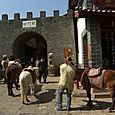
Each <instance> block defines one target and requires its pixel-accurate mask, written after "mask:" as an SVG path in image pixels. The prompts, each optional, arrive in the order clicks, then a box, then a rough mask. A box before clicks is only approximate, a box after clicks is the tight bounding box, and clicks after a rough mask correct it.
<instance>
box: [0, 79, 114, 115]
mask: <svg viewBox="0 0 115 115" xmlns="http://www.w3.org/2000/svg"><path fill="white" fill-rule="evenodd" d="M58 81H59V77H48V80H47V82H48V83H47V84H44V83H38V85H37V86H36V87H35V93H36V96H31V95H28V97H29V99H30V100H31V102H29V103H27V104H26V105H23V106H21V103H20V90H15V88H13V90H14V93H15V95H16V96H15V97H11V96H8V95H7V85H6V84H3V83H2V81H0V115H115V111H113V112H112V113H109V112H108V108H109V106H110V104H111V98H99V99H95V100H93V104H94V105H93V108H92V110H90V109H89V108H88V107H87V106H86V103H87V98H86V97H82V98H80V97H74V96H73V97H72V105H71V107H72V110H71V111H70V112H67V111H56V110H55V108H56V107H57V84H58ZM77 91H78V93H81V92H82V90H77ZM77 91H75V88H74V92H77ZM74 92H73V93H74ZM28 93H29V90H28ZM65 107H66V95H65V94H64V95H63V108H65Z"/></svg>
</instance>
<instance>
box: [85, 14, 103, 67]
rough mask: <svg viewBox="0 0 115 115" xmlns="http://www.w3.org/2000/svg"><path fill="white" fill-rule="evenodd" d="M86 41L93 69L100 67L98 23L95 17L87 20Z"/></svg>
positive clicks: (100, 51) (99, 32) (100, 53)
mask: <svg viewBox="0 0 115 115" xmlns="http://www.w3.org/2000/svg"><path fill="white" fill-rule="evenodd" d="M87 39H88V44H91V61H92V66H93V67H100V66H102V49H101V31H100V22H99V21H98V20H97V19H96V17H95V16H89V17H88V18H87Z"/></svg>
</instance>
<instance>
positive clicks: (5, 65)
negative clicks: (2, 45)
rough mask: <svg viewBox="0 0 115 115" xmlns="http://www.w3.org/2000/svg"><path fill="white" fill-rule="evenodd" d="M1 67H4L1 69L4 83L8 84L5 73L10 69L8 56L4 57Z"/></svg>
mask: <svg viewBox="0 0 115 115" xmlns="http://www.w3.org/2000/svg"><path fill="white" fill-rule="evenodd" d="M1 65H2V69H1V71H2V78H4V83H6V77H5V71H6V68H7V67H8V59H7V56H6V55H3V58H2V61H1Z"/></svg>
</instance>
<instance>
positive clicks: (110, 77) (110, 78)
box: [75, 69, 115, 112]
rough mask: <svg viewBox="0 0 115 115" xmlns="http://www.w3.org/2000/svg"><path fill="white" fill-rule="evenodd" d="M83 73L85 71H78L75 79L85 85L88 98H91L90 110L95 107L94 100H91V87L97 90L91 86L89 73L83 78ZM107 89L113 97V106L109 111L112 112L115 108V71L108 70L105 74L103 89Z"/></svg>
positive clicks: (89, 102)
mask: <svg viewBox="0 0 115 115" xmlns="http://www.w3.org/2000/svg"><path fill="white" fill-rule="evenodd" d="M83 72H84V69H76V76H75V79H76V80H78V81H80V82H81V84H82V85H83V87H84V89H85V90H86V92H87V97H88V98H89V101H88V103H87V105H88V106H90V108H91V107H92V105H93V104H92V100H91V87H92V88H95V87H93V86H92V85H91V83H90V80H89V78H88V75H87V73H85V72H84V74H83V76H82V73H83ZM81 76H82V77H81ZM81 79H82V80H81ZM106 87H107V88H108V90H109V93H110V95H111V97H112V105H111V107H110V109H109V110H110V112H111V110H114V107H115V71H114V70H106V71H105V72H104V87H103V89H104V88H106Z"/></svg>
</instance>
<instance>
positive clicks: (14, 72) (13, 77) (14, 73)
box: [5, 60, 22, 97]
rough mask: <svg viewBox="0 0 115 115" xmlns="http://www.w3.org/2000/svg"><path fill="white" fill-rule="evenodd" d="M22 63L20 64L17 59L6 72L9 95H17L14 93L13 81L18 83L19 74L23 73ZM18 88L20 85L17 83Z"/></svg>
mask: <svg viewBox="0 0 115 115" xmlns="http://www.w3.org/2000/svg"><path fill="white" fill-rule="evenodd" d="M21 69H22V67H21V65H20V64H19V60H15V61H14V63H13V64H11V65H10V66H9V67H8V68H7V69H6V72H5V75H6V81H7V87H8V95H10V96H13V97H14V96H15V95H14V93H13V90H12V88H13V83H14V84H15V85H16V84H17V80H18V79H19V75H20V73H21ZM16 89H18V85H16Z"/></svg>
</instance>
